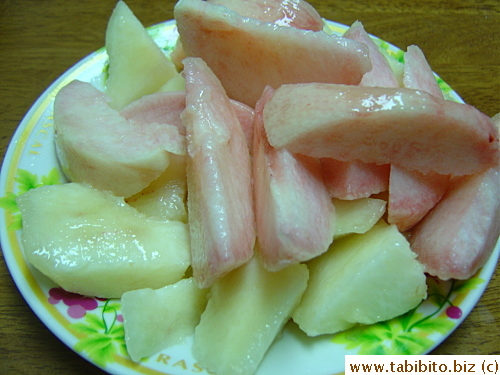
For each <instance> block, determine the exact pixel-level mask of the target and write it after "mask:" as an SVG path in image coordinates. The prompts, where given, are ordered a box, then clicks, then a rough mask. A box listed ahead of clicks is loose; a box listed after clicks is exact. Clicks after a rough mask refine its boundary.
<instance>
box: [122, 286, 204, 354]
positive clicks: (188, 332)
mask: <svg viewBox="0 0 500 375" xmlns="http://www.w3.org/2000/svg"><path fill="white" fill-rule="evenodd" d="M207 293H208V289H200V288H198V287H197V286H196V284H195V283H194V281H193V279H192V278H189V279H182V280H180V281H178V282H177V283H175V284H172V285H167V286H164V287H163V288H160V289H156V290H153V289H150V288H147V289H138V290H131V291H128V292H125V293H123V296H122V307H121V308H122V314H123V325H124V328H125V343H126V345H127V351H128V353H129V355H130V358H131V359H132V360H133V361H135V362H139V361H140V360H141V358H144V357H148V356H151V355H153V354H156V353H158V352H159V351H161V350H163V349H165V348H167V347H169V346H172V345H175V344H179V343H182V342H184V341H185V339H186V338H187V337H189V336H192V335H193V333H194V329H195V327H196V326H197V325H198V323H199V322H200V316H201V313H202V312H203V310H204V309H205V306H206V304H207Z"/></svg>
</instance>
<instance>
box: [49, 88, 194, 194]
mask: <svg viewBox="0 0 500 375" xmlns="http://www.w3.org/2000/svg"><path fill="white" fill-rule="evenodd" d="M54 127H55V131H56V133H55V142H56V147H57V156H58V159H59V162H60V163H61V166H62V168H63V170H64V173H65V174H66V175H67V177H68V178H69V179H70V181H73V182H82V183H87V184H89V185H92V186H93V187H95V188H97V189H101V190H107V191H110V192H112V193H113V194H115V195H117V196H122V197H129V196H131V195H133V194H135V193H137V192H139V191H141V190H142V189H144V188H145V187H146V186H148V185H149V184H150V183H151V182H152V181H154V180H155V179H157V178H158V177H159V176H160V175H161V174H162V173H163V172H164V171H165V169H166V168H167V167H168V165H169V162H170V158H169V156H170V154H171V153H174V154H182V153H185V148H186V145H185V137H184V136H183V135H182V134H180V133H179V129H178V128H177V127H176V126H175V125H171V124H169V123H158V122H146V121H142V122H139V121H136V120H134V119H126V118H125V117H123V116H122V115H121V114H120V113H119V112H118V111H116V110H114V109H112V108H111V107H110V106H109V103H108V98H107V96H106V95H105V94H104V93H103V92H101V91H99V90H97V89H96V88H95V87H94V86H92V84H90V83H87V82H81V81H76V80H75V81H72V82H70V83H69V84H67V85H66V86H64V87H63V88H62V89H61V90H60V91H59V92H58V93H57V96H56V98H55V101H54Z"/></svg>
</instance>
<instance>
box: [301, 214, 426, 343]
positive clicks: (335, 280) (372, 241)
mask: <svg viewBox="0 0 500 375" xmlns="http://www.w3.org/2000/svg"><path fill="white" fill-rule="evenodd" d="M308 268H309V272H310V278H309V283H308V286H307V289H306V291H305V293H304V295H303V297H302V300H301V302H300V304H299V306H298V307H297V309H296V310H295V312H294V313H293V320H294V321H295V322H296V323H297V324H298V325H299V327H300V328H301V329H302V330H303V331H304V332H305V333H306V334H307V335H309V336H317V335H321V334H326V333H335V332H338V331H342V330H345V329H348V328H350V327H352V326H354V325H355V324H357V323H362V324H373V323H376V322H379V321H383V320H387V319H391V318H394V317H396V316H398V315H401V314H403V313H405V312H407V311H409V310H410V309H412V308H414V307H416V306H417V305H418V304H419V303H420V302H421V301H422V299H424V298H425V297H426V294H427V293H426V290H427V285H426V278H425V275H424V270H423V268H424V267H423V265H422V264H420V263H419V262H418V261H417V260H416V254H415V253H413V252H412V251H411V249H410V246H409V244H408V241H407V240H406V239H405V237H403V235H402V234H401V233H399V231H398V230H397V228H396V226H395V225H386V224H385V223H384V224H377V225H376V226H374V227H373V228H372V229H371V230H369V231H368V232H366V233H364V234H352V235H350V236H346V237H343V238H340V239H337V240H335V241H334V242H333V244H332V245H331V247H330V249H329V250H328V252H326V253H325V254H323V255H321V256H319V257H318V258H315V259H313V260H311V261H310V262H309V263H308Z"/></svg>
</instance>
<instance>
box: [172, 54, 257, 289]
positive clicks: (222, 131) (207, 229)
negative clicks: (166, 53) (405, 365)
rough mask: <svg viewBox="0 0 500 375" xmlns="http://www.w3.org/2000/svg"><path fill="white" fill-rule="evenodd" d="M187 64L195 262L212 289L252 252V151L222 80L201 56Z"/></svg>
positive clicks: (202, 283) (198, 276)
mask: <svg viewBox="0 0 500 375" xmlns="http://www.w3.org/2000/svg"><path fill="white" fill-rule="evenodd" d="M183 62H184V76H185V79H186V109H185V110H184V112H183V113H182V115H181V117H182V122H183V124H184V126H185V128H186V133H187V136H186V137H187V141H188V142H187V148H188V158H187V184H188V217H189V228H190V234H191V259H192V261H191V264H192V268H193V277H194V280H195V282H196V284H197V285H198V286H199V287H209V286H211V285H212V284H213V283H214V282H215V281H216V280H217V279H218V278H220V277H221V276H223V275H224V274H226V273H228V272H229V271H231V270H232V269H234V268H237V267H239V266H241V265H242V264H244V263H245V262H247V261H248V260H249V259H250V258H251V257H252V255H253V246H254V242H255V223H254V215H253V207H252V206H253V203H252V182H251V169H250V154H249V150H248V144H247V140H246V137H245V134H244V133H243V129H242V127H241V124H240V122H239V121H238V117H237V116H236V112H235V110H234V108H233V107H232V105H231V102H230V100H229V98H228V97H227V95H226V93H225V91H224V89H223V88H222V86H221V84H220V81H219V80H218V79H217V77H216V76H215V75H214V74H213V73H212V71H211V70H210V68H209V67H208V66H207V65H206V64H205V63H204V61H203V60H202V59H200V58H186V59H184V60H183Z"/></svg>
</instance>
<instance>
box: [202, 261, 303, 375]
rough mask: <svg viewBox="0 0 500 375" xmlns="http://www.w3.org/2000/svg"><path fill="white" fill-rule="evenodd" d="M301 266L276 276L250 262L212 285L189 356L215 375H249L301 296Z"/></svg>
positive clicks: (288, 269) (286, 269)
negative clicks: (191, 354) (191, 355)
mask: <svg viewBox="0 0 500 375" xmlns="http://www.w3.org/2000/svg"><path fill="white" fill-rule="evenodd" d="M308 274H309V273H308V271H307V267H306V266H305V265H304V264H294V265H291V266H289V267H287V268H285V269H283V270H281V271H278V272H270V271H267V270H266V269H264V268H263V267H262V266H261V265H260V263H259V261H258V260H257V259H256V258H253V259H252V260H250V261H249V262H248V263H246V264H245V265H243V266H242V267H240V268H238V269H236V270H234V271H232V272H231V273H229V274H228V275H226V276H225V277H224V278H222V279H220V280H218V281H217V282H216V283H215V284H214V286H213V287H212V289H211V292H210V299H209V301H208V304H207V308H206V309H205V311H204V312H203V314H202V315H201V321H200V324H199V325H198V326H197V327H196V330H195V336H194V344H193V355H194V357H195V358H196V359H197V360H198V362H199V364H200V365H201V366H202V367H204V368H206V369H207V370H209V371H213V372H215V373H216V374H217V375H251V374H254V373H255V370H256V369H257V367H258V366H259V363H260V362H261V360H262V358H263V357H264V354H265V353H266V352H267V350H268V348H269V346H270V345H271V344H272V342H273V341H274V339H275V338H276V336H277V335H278V334H279V332H280V331H281V328H282V327H283V325H284V324H285V323H286V322H287V321H288V319H289V317H290V315H291V313H292V311H293V309H294V308H295V306H296V305H297V304H298V302H299V300H300V297H301V295H302V293H303V292H304V290H305V288H306V285H307V279H308Z"/></svg>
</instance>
